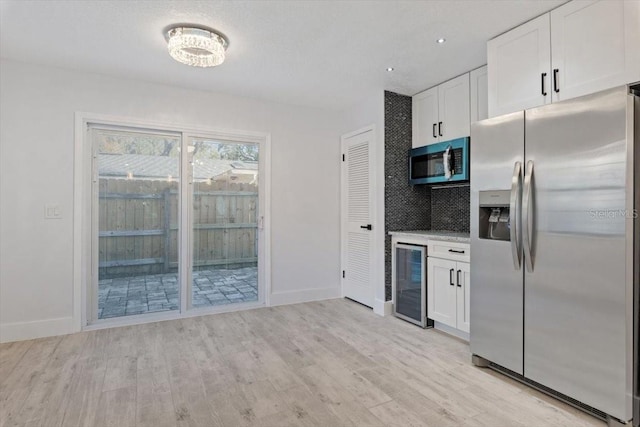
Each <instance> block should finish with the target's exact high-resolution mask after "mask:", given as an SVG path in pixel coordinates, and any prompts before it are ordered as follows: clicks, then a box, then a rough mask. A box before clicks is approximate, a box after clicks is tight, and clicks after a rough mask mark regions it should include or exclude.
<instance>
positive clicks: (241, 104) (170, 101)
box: [0, 61, 344, 341]
mask: <svg viewBox="0 0 640 427" xmlns="http://www.w3.org/2000/svg"><path fill="white" fill-rule="evenodd" d="M76 111H83V112H89V113H98V114H107V115H114V116H123V117H131V118H134V119H139V120H146V121H150V122H161V123H162V122H164V123H167V124H177V125H188V126H189V125H190V126H192V127H207V128H214V129H215V128H220V129H235V130H245V131H256V132H268V133H270V134H271V159H272V161H271V171H272V173H271V189H272V194H271V226H272V229H271V230H272V232H271V236H272V245H271V259H272V267H271V269H272V278H271V283H272V294H271V301H272V304H279V303H289V302H298V301H304V300H310V299H321V298H330V297H338V296H339V295H340V289H339V286H340V281H339V265H340V242H339V224H340V218H339V216H340V209H339V203H340V199H339V179H340V175H339V172H340V166H339V153H340V141H339V137H340V135H341V134H342V133H343V132H342V131H343V129H344V120H343V118H342V115H341V114H338V113H336V112H328V111H323V110H318V109H311V108H305V107H298V106H288V105H282V104H274V103H267V102H261V101H256V100H252V99H247V98H239V97H233V96H229V95H222V94H215V93H210V92H198V91H193V90H186V89H181V88H176V87H170V86H164V85H158V84H152V83H146V82H141V81H133V80H124V79H117V78H112V77H108V76H102V75H97V74H88V73H80V72H74V71H68V70H61V69H56V68H47V67H41V66H35V65H27V64H21V63H16V62H11V61H2V62H0V341H10V340H15V339H26V338H32V337H36V336H43V335H53V334H62V333H69V332H71V331H73V330H77V328H79V325H75V324H74V323H73V321H72V318H73V314H74V313H73V265H72V260H73V258H72V256H73V221H74V218H73V217H72V214H73V202H74V200H73V166H74V159H73V156H74V113H75V112H76ZM45 203H59V204H60V206H61V208H62V219H59V220H45V219H44V205H45ZM76 220H78V219H76Z"/></svg>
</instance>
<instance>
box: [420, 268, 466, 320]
mask: <svg viewBox="0 0 640 427" xmlns="http://www.w3.org/2000/svg"><path fill="white" fill-rule="evenodd" d="M469 266H470V264H469V263H468V262H460V261H450V260H447V259H440V258H433V257H429V258H427V316H428V317H429V318H430V319H433V320H435V321H436V322H440V323H442V324H444V325H447V326H451V327H452V328H456V329H458V330H461V331H463V332H469V330H470V321H469V313H470V310H469V302H470V298H469V294H470V289H471V287H470V284H471V282H470V277H471V273H470V271H471V270H470V268H469Z"/></svg>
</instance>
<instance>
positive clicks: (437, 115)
mask: <svg viewBox="0 0 640 427" xmlns="http://www.w3.org/2000/svg"><path fill="white" fill-rule="evenodd" d="M411 120H412V123H413V124H412V126H413V128H412V130H413V133H412V142H411V146H412V147H413V148H417V147H423V146H425V145H429V144H435V143H437V142H442V141H449V140H451V139H456V138H461V137H464V136H469V133H470V122H469V73H466V74H463V75H461V76H460V77H456V78H455V79H452V80H449V81H447V82H444V83H442V84H441V85H439V86H436V87H433V88H431V89H428V90H425V91H424V92H420V93H419V94H417V95H414V96H413V99H412V118H411Z"/></svg>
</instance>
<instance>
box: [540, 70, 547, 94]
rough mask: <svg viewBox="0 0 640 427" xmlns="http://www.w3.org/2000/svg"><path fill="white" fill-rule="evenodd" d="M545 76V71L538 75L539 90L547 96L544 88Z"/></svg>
mask: <svg viewBox="0 0 640 427" xmlns="http://www.w3.org/2000/svg"><path fill="white" fill-rule="evenodd" d="M545 77H547V73H542V74H541V75H540V88H541V89H540V90H541V91H542V96H547V91H546V90H544V79H545Z"/></svg>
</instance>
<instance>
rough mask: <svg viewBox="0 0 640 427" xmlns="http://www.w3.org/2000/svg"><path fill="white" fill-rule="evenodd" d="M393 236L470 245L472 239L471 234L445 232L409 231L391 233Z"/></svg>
mask: <svg viewBox="0 0 640 427" xmlns="http://www.w3.org/2000/svg"><path fill="white" fill-rule="evenodd" d="M389 234H390V235H392V236H419V237H426V238H428V239H433V240H443V241H446V242H458V243H469V242H471V238H470V237H469V233H460V232H457V231H443V230H409V231H390V232H389Z"/></svg>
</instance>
